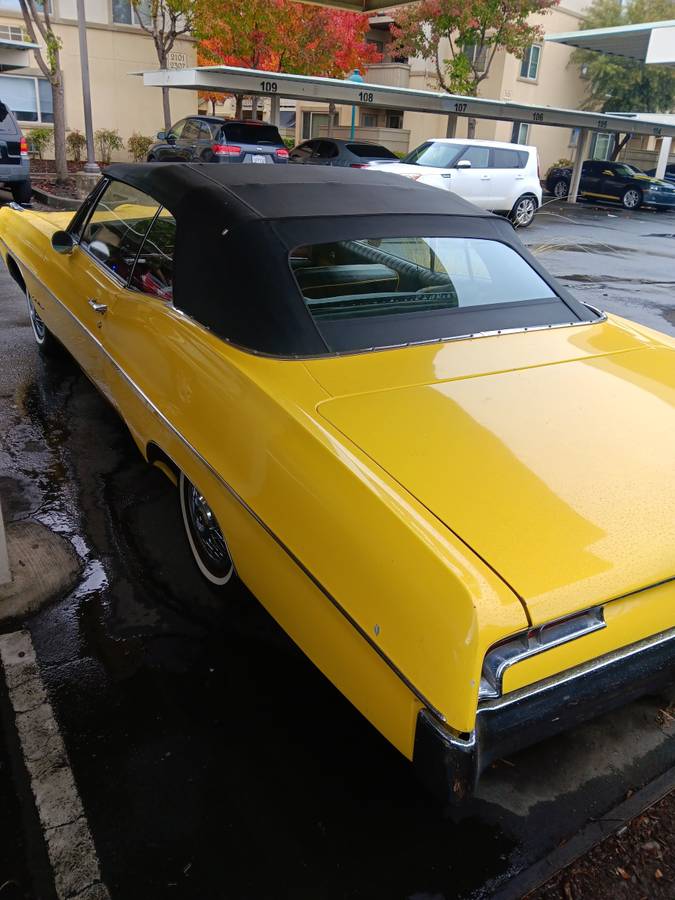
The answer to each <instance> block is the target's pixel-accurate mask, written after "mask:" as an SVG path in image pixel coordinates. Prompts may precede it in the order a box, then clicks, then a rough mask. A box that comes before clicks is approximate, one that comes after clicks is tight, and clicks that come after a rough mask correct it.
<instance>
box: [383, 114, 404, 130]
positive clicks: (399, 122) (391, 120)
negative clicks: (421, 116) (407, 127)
mask: <svg viewBox="0 0 675 900" xmlns="http://www.w3.org/2000/svg"><path fill="white" fill-rule="evenodd" d="M387 128H403V113H402V112H401V111H399V110H397V109H389V110H387Z"/></svg>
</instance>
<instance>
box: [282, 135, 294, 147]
mask: <svg viewBox="0 0 675 900" xmlns="http://www.w3.org/2000/svg"><path fill="white" fill-rule="evenodd" d="M284 144H286V146H287V147H288V149H289V150H292V149H293V147H295V141H294V140H293V138H290V137H285V138H284Z"/></svg>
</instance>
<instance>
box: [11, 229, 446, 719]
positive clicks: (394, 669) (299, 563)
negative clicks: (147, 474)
mask: <svg viewBox="0 0 675 900" xmlns="http://www.w3.org/2000/svg"><path fill="white" fill-rule="evenodd" d="M0 241H1V242H2V244H3V245H4V246H5V249H6V250H7V252H8V253H9V252H11V254H12V256H13V258H15V259H17V260H18V262H19V263H20V264H21V265H22V266H23V268H24V269H25V270H28V271H30V269H29V267H28V266H27V265H26V264H25V263H24V262H23V260H21V259H20V258H19V257H18V256H17V254H16V253H15V252H14V251H10V249H9V247H8V246H7V243H6V241H4V240H3V239H2V238H0ZM31 274H32V275H33V277H34V278H36V279H37V280H38V281H39V282H40V284H41V285H42V287H43V288H44V289H45V290H46V291H47V292H48V293H49V295H50V296H51V297H52V298H53V299H54V300H55V301H56V302H57V303H58V304H59V305H60V306H61V307H62V308H63V309H64V310H65V312H66V313H68V315H69V316H70V317H71V319H72V320H73V321H74V322H75V323H76V324H77V325H79V327H80V328H81V329H82V330H83V331H84V333H85V334H86V335H87V336H88V337H89V338H91V340H92V341H94V343H95V344H96V345H97V347H98V348H99V349H100V351H101V352H102V353H103V354H104V355H105V356H106V357H107V358H108V360H109V361H110V363H111V364H112V366H113V367H114V368H115V369H116V370H117V371H118V372H119V374H120V375H121V376H122V378H124V380H125V381H126V382H127V384H128V385H129V386H130V387H131V388H132V389H133V390H134V391H135V392H136V393H137V394H138V396H139V397H140V399H141V400H142V401H143V403H144V404H145V406H146V407H147V408H148V409H149V410H150V411H151V412H152V413H153V414H154V415H155V416H156V417H157V418H158V419H159V420H160V421H161V422H162V423H163V424H164V425H165V426H166V427H167V428H168V429H169V430H170V431H172V432H173V434H174V435H175V436H176V437H177V438H178V439H179V440H180V441H181V443H182V444H183V445H184V446H185V447H186V449H187V450H189V451H190V453H192V454H193V455H194V456H195V457H196V458H197V459H198V460H199V461H200V462H201V463H202V464H203V465H204V466H206V468H207V469H208V470H209V472H210V473H211V474H212V475H213V476H214V478H216V480H217V481H218V482H219V483H220V484H221V486H222V487H223V488H224V489H225V490H226V491H227V492H228V493H229V494H230V496H231V497H232V498H233V499H234V500H236V501H237V503H239V504H240V506H242V507H243V509H245V510H246V512H248V513H249V515H251V516H252V517H253V519H254V520H255V521H256V522H257V523H258V525H260V527H261V528H262V529H263V530H264V531H265V532H266V533H267V534H268V535H269V536H270V537H271V538H272V540H273V541H274V542H275V543H276V544H277V545H278V546H279V547H280V548H281V549H282V550H283V551H284V553H286V555H287V556H288V557H289V558H290V559H291V560H292V561H293V562H294V563H295V564H296V565H297V566H298V568H299V569H300V570H301V572H302V573H303V574H304V575H306V576H307V578H309V580H310V581H311V582H312V584H313V585H314V586H315V587H316V588H317V589H318V590H319V591H320V592H321V593H322V594H323V595H324V597H325V598H326V599H327V600H328V601H329V602H330V603H331V604H332V605H333V606H334V607H335V608H336V609H337V610H338V612H339V613H340V614H341V615H342V616H343V617H344V618H345V619H346V620H347V621H348V622H349V624H350V625H351V626H352V627H353V628H354V629H355V630H356V631H357V632H358V633H359V634H360V635H361V637H362V638H363V639H364V640H365V641H366V642H367V643H368V644H369V645H370V647H372V649H373V650H374V651H375V652H376V653H377V655H378V656H379V657H380V659H382V661H383V662H384V663H386V665H387V666H388V667H389V668H390V669H391V670H392V672H394V674H395V675H396V676H397V677H398V678H400V680H401V681H402V682H403V683H404V684H405V686H406V687H407V688H408V689H409V690H410V691H411V692H412V693H413V694H414V695H415V696H416V697H417V699H418V700H419V701H420V703H422V704H423V705H424V706H426V707H427V709H429V710H430V711H431V712H432V713H433V715H434V716H435V717H436V718H437V719H439V720H440V721H441V722H445V721H446V719H445V716H444V715H443V713H441V712H440V710H438V709H436V707H435V706H434V705H433V704H432V703H430V702H429V700H427V698H426V697H425V696H424V694H423V693H422V692H421V691H419V690H418V689H417V688H416V687H415V685H414V684H413V683H412V682H411V681H410V680H409V679H408V678H407V677H406V676H405V675H404V674H403V672H402V671H401V670H400V669H399V668H398V666H397V665H396V663H394V662H393V661H392V660H391V659H389V657H388V656H386V654H385V653H384V651H383V650H382V649H381V648H380V647H379V646H378V645H377V643H375V641H374V640H373V639H372V638H371V636H370V635H369V634H368V632H367V631H366V630H365V629H364V628H363V627H362V626H361V625H359V623H358V622H357V621H356V620H355V619H354V617H353V616H352V615H351V614H350V613H349V612H347V610H346V609H345V608H344V606H342V605H341V604H340V603H339V601H338V600H336V598H335V597H334V596H333V595H332V594H331V593H330V592H329V591H328V590H327V589H326V588H325V587H324V586H323V585H322V584H321V582H320V581H319V580H318V579H317V578H316V577H315V576H314V575H313V574H312V573H311V572H310V570H309V569H308V568H307V567H306V566H305V564H304V563H303V562H302V561H301V560H300V559H299V558H298V557H297V556H296V555H295V553H294V552H293V551H292V550H291V549H290V547H288V546H287V545H286V544H285V543H284V542H283V541H282V540H281V538H280V537H279V536H278V535H277V534H276V533H275V532H274V531H272V529H271V528H270V527H269V526H268V525H267V524H266V523H265V522H264V521H263V520H262V519H261V518H260V516H259V515H258V514H257V513H256V512H255V510H254V509H252V508H251V507H250V506H249V504H248V503H247V502H246V501H245V500H244V499H243V497H241V496H240V495H239V494H238V493H237V491H236V490H235V489H234V488H233V487H232V485H230V484H229V483H228V482H227V481H225V479H224V478H223V477H222V476H221V475H220V474H219V473H218V472H217V471H216V469H215V468H214V467H213V466H212V465H211V463H210V462H209V461H208V460H207V459H205V458H204V457H203V456H202V454H201V453H200V452H199V451H198V450H197V449H196V448H195V447H193V445H192V444H191V443H190V442H189V441H188V440H187V438H185V437H184V436H183V435H182V434H181V432H180V431H179V430H178V429H177V428H176V427H175V425H173V423H172V422H170V421H169V419H168V418H167V417H166V416H165V415H164V413H163V412H162V411H161V410H160V409H159V408H158V407H157V406H155V404H154V403H153V402H152V400H150V398H149V397H148V396H147V394H145V393H144V391H143V390H142V389H141V388H140V387H139V386H138V385H137V384H136V382H135V381H134V380H133V379H132V378H131V377H130V376H129V375H127V373H126V372H125V371H124V370H123V369H122V367H121V366H120V365H119V363H118V362H117V360H115V359H114V358H113V357H112V355H111V354H110V353H109V352H108V351H107V350H106V348H105V347H104V346H103V344H102V343H101V342H100V340H99V339H98V338H97V337H96V336H95V335H94V334H92V333H91V332H90V331H89V329H88V328H87V327H86V326H85V325H84V324H83V323H82V322H80V320H79V319H78V318H77V316H76V315H75V314H74V313H73V312H72V311H71V310H70V309H68V307H67V306H66V305H65V303H63V301H62V300H60V299H59V297H57V296H56V294H55V293H54V292H53V291H52V290H51V289H50V288H49V287H48V286H47V285H46V284H45V283H44V281H42V279H41V278H39V277H38V276H37V275H35V273H33V272H32V273H31ZM162 449H164V448H162ZM164 452H166V451H164Z"/></svg>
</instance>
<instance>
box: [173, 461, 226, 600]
mask: <svg viewBox="0 0 675 900" xmlns="http://www.w3.org/2000/svg"><path fill="white" fill-rule="evenodd" d="M178 490H179V493H180V509H181V515H182V516H183V525H184V526H185V533H186V535H187V539H188V544H189V545H190V550H192V555H193V556H194V559H195V562H196V563H197V567H198V569H199V571H200V572H201V573H202V575H203V576H204V578H206V579H207V581H210V582H211V584H215V585H217V586H219V587H221V586H222V585H224V584H227V582H228V581H229V580H230V579H231V578H232V576H233V574H234V564H233V562H232V557H231V556H230V551H229V550H228V548H227V542H226V541H225V538H224V536H223V532H222V531H221V530H220V525H219V524H218V520H217V519H216V517H215V516H214V514H213V512H212V510H211V507H210V506H209V505H208V503H207V502H206V500H205V499H204V496H203V494H201V493H200V491H199V490H198V489H197V488H196V487H195V486H194V485H193V484H192V482H191V481H189V479H188V478H186V477H185V475H184V474H183V473H182V472H181V473H180V480H179V484H178Z"/></svg>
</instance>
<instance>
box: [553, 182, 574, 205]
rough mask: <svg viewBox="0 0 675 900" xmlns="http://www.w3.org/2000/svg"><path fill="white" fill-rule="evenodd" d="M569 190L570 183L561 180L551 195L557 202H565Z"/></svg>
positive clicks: (554, 186) (555, 185)
mask: <svg viewBox="0 0 675 900" xmlns="http://www.w3.org/2000/svg"><path fill="white" fill-rule="evenodd" d="M569 190H570V186H569V184H568V182H567V181H566V180H565V179H564V178H559V179H558V180H557V181H556V182H555V184H554V185H553V188H552V190H551V193H552V194H553V196H554V197H555V198H556V200H564V199H565V197H566V196H567V195H568V193H569Z"/></svg>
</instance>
